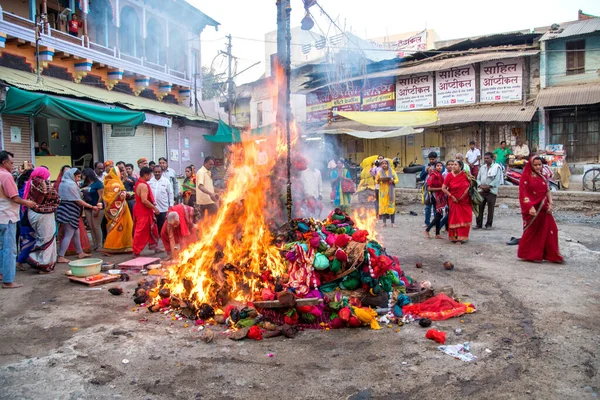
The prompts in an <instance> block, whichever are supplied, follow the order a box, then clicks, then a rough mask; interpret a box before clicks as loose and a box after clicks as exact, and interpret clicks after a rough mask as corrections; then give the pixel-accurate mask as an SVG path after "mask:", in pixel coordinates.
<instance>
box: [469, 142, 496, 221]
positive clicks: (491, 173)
mask: <svg viewBox="0 0 600 400" xmlns="http://www.w3.org/2000/svg"><path fill="white" fill-rule="evenodd" d="M501 184H502V167H501V166H500V164H498V163H496V162H494V154H492V153H490V152H487V153H485V154H484V156H483V165H482V166H481V168H480V169H479V173H478V174H477V185H478V188H479V192H480V193H481V197H483V202H482V203H481V204H480V205H479V215H478V216H477V218H476V219H475V220H476V226H475V229H481V228H482V224H483V212H484V211H485V205H486V204H487V208H488V214H487V220H486V223H485V229H492V223H493V222H494V207H495V206H496V196H497V195H498V187H499V186H500V185H501Z"/></svg>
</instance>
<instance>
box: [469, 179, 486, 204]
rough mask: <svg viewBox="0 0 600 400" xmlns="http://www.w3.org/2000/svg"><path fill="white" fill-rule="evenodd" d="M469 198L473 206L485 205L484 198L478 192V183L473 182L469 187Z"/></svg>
mask: <svg viewBox="0 0 600 400" xmlns="http://www.w3.org/2000/svg"><path fill="white" fill-rule="evenodd" d="M469 197H470V198H471V204H472V205H475V206H478V205H480V204H481V203H483V196H482V195H481V193H479V190H477V181H475V180H472V181H471V185H470V186H469Z"/></svg>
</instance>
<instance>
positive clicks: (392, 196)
mask: <svg viewBox="0 0 600 400" xmlns="http://www.w3.org/2000/svg"><path fill="white" fill-rule="evenodd" d="M379 165H380V166H381V170H380V171H379V172H377V177H376V178H375V180H376V182H377V183H378V184H379V198H378V199H377V201H379V212H380V213H381V216H382V217H383V226H384V227H385V226H387V217H390V222H391V223H392V228H395V227H396V193H395V192H396V191H395V190H394V188H395V187H396V184H397V183H398V175H396V171H394V170H393V169H392V168H391V167H390V161H389V160H387V159H384V160H383V161H381V163H380V164H379Z"/></svg>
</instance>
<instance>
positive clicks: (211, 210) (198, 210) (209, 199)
mask: <svg viewBox="0 0 600 400" xmlns="http://www.w3.org/2000/svg"><path fill="white" fill-rule="evenodd" d="M214 166H215V158H214V157H213V156H207V157H206V158H205V159H204V165H203V166H202V168H200V169H199V170H198V173H197V174H196V185H197V186H196V205H195V206H194V209H195V212H194V217H195V218H196V221H198V220H200V219H202V218H203V217H204V213H205V212H208V215H214V214H216V213H217V212H218V211H219V207H218V206H217V202H218V201H219V196H217V194H216V193H215V187H214V186H213V180H212V169H213V168H214Z"/></svg>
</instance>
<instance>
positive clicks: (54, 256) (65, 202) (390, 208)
mask: <svg viewBox="0 0 600 400" xmlns="http://www.w3.org/2000/svg"><path fill="white" fill-rule="evenodd" d="M469 147H470V149H469V151H468V152H467V154H466V156H463V155H462V154H456V157H455V159H453V160H448V161H447V162H446V163H443V162H441V161H439V160H438V155H437V153H435V152H431V153H430V154H429V157H428V158H429V163H428V164H427V165H425V166H423V169H422V171H421V179H422V180H423V181H425V182H426V190H425V196H424V200H425V210H424V211H425V221H424V227H425V231H424V234H425V236H426V237H427V238H431V236H430V235H431V231H432V230H433V229H434V228H435V238H438V239H441V238H442V236H441V231H442V229H443V228H445V229H446V230H447V232H448V239H449V240H450V241H452V242H454V243H457V244H462V243H465V242H467V241H468V240H469V234H470V230H471V226H472V220H473V213H474V214H475V215H476V218H475V226H474V229H483V228H484V227H485V229H492V225H493V220H494V207H495V203H496V196H497V194H498V188H499V186H500V185H501V184H502V183H503V171H504V168H505V166H506V163H507V160H508V157H509V156H510V155H511V154H512V151H511V150H510V149H509V148H507V147H506V143H505V142H502V143H501V144H500V147H498V148H497V149H496V150H494V152H486V153H485V154H484V155H483V158H482V156H481V152H480V150H479V149H477V148H476V145H475V142H471V143H470V144H469ZM528 156H529V149H528V148H527V146H526V145H524V144H523V143H522V142H519V143H518V145H517V147H516V148H515V151H514V157H516V158H520V159H526V158H528ZM306 164H307V165H306V168H302V173H301V174H300V175H299V182H302V184H303V185H302V186H303V188H304V189H303V196H305V197H306V199H305V200H306V201H305V203H306V204H305V206H306V208H307V209H309V210H310V211H311V213H312V214H313V215H315V216H317V217H318V216H319V215H320V214H321V212H322V209H323V205H322V203H321V200H322V178H321V172H320V171H319V169H318V168H316V167H315V166H314V165H312V164H310V165H309V163H308V162H307V163H306ZM330 164H331V165H330V169H331V173H330V178H331V181H330V183H331V189H332V190H331V202H332V203H333V204H334V205H335V207H342V208H348V207H349V205H350V203H351V195H352V193H354V191H355V190H356V187H355V185H354V182H353V180H352V179H351V174H350V171H349V170H348V168H347V167H346V166H345V164H344V161H343V160H341V159H340V160H338V161H337V162H333V161H332V162H331V163H330ZM375 164H376V165H374V166H373V168H372V169H371V171H370V173H371V175H372V177H373V179H374V181H375V193H376V199H377V201H376V202H375V210H376V213H377V216H378V218H380V219H382V220H383V225H384V226H387V220H388V219H389V220H390V223H391V226H392V227H395V226H396V224H395V222H396V221H395V214H396V198H395V190H394V188H395V185H396V184H397V183H398V175H397V174H396V172H395V171H394V168H392V166H391V162H390V160H389V159H386V158H385V157H384V156H379V157H378V160H377V162H376V163H375ZM214 166H215V158H214V157H212V156H207V157H205V159H204V163H203V165H202V167H201V168H200V169H199V170H198V171H197V172H196V168H195V166H194V165H190V166H188V167H186V168H185V178H184V180H183V184H182V187H181V194H180V191H179V185H178V181H177V176H176V173H175V171H174V170H173V169H171V168H169V165H168V162H167V160H166V159H165V158H160V159H159V162H158V164H156V163H154V162H152V161H150V162H149V161H148V160H147V159H146V158H141V159H139V160H138V161H137V170H136V169H135V167H134V166H133V165H132V164H126V163H124V162H122V161H119V162H117V163H116V164H115V163H113V162H112V161H106V162H97V163H95V164H94V168H93V169H92V168H85V169H84V170H83V171H81V170H79V169H77V168H72V167H71V166H68V165H65V166H64V167H63V168H62V169H61V171H60V173H59V175H58V177H57V179H56V180H55V182H54V183H52V182H50V171H49V170H48V168H46V167H45V166H38V167H37V168H29V169H26V170H23V171H22V172H21V173H20V175H19V176H18V177H17V179H14V176H13V170H14V168H13V155H12V153H10V152H7V151H2V152H0V236H1V237H0V240H1V241H2V243H1V246H2V248H1V249H0V262H1V263H2V264H1V265H2V274H1V277H2V282H3V283H2V287H3V288H17V287H21V286H22V285H20V284H17V283H15V282H14V278H15V271H16V268H17V267H18V268H20V269H25V265H26V264H28V265H29V266H31V267H32V268H34V269H36V270H38V271H39V272H40V273H50V272H52V271H53V270H54V268H55V265H56V264H57V263H69V262H70V261H71V260H70V259H69V258H68V257H70V256H76V257H78V258H80V259H81V258H86V257H90V256H91V253H92V252H93V251H100V252H102V253H103V254H104V255H106V256H110V255H111V254H117V253H133V255H134V256H135V257H138V256H140V254H141V253H142V251H143V250H144V249H145V248H146V247H148V248H149V249H150V251H154V252H156V253H159V252H163V251H166V252H167V253H168V254H169V255H170V256H174V257H176V256H177V252H178V250H179V249H181V248H184V247H186V246H187V245H188V244H189V243H191V241H193V240H195V238H196V237H197V236H196V223H197V222H198V221H199V220H200V219H202V218H206V217H209V216H211V215H214V214H216V213H217V212H218V209H219V202H220V197H219V194H218V193H217V192H216V191H215V185H214V182H213V177H212V171H213V169H214ZM519 199H520V203H521V210H522V215H523V237H522V238H521V240H520V243H519V252H518V256H519V258H522V259H525V260H531V261H542V260H548V261H552V262H562V261H563V258H562V256H561V255H560V252H559V249H558V230H557V227H556V222H555V221H554V218H553V216H552V208H553V203H552V197H551V194H550V190H549V186H548V182H547V179H546V178H545V177H544V175H543V174H542V159H541V158H540V157H536V156H533V157H531V159H530V160H529V162H528V163H526V165H525V168H524V171H523V178H522V179H521V182H520V186H519ZM486 209H487V217H486V219H485V225H484V215H485V212H486ZM432 217H433V218H432ZM84 219H85V222H84ZM88 228H89V230H90V232H91V242H90V240H89V238H88V234H87V229H88ZM17 250H18V252H17Z"/></svg>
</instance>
